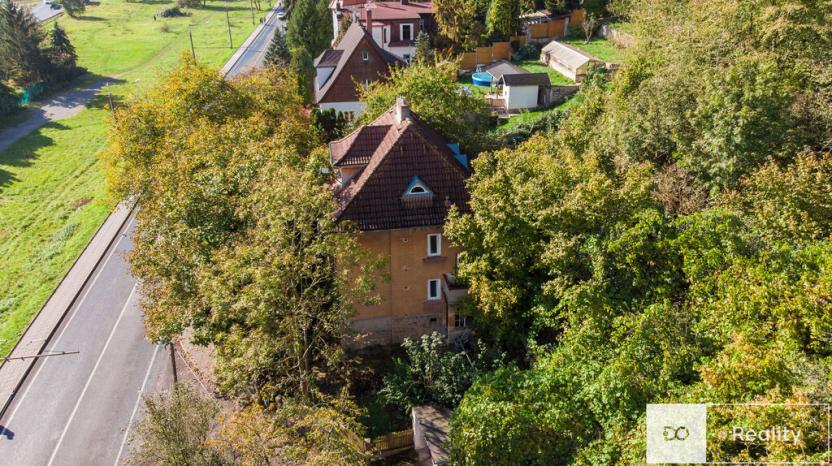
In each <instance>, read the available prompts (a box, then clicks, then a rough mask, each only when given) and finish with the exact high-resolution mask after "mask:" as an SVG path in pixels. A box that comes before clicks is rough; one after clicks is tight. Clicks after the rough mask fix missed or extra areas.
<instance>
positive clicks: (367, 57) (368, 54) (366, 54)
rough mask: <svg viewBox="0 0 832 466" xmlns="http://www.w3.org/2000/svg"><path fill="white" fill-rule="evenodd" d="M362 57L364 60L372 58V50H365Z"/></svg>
mask: <svg viewBox="0 0 832 466" xmlns="http://www.w3.org/2000/svg"><path fill="white" fill-rule="evenodd" d="M361 59H362V60H364V61H369V60H370V52H369V51H367V50H363V51H362V52H361Z"/></svg>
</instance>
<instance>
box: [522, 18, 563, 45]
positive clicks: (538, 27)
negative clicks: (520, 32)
mask: <svg viewBox="0 0 832 466" xmlns="http://www.w3.org/2000/svg"><path fill="white" fill-rule="evenodd" d="M568 24H569V21H568V20H567V18H565V17H564V18H555V19H553V20H550V21H546V22H544V23H534V24H530V25H529V31H528V34H529V36H530V38H531V39H533V40H540V39H547V40H548V39H559V38H561V37H564V36H566V27H567V25H568Z"/></svg>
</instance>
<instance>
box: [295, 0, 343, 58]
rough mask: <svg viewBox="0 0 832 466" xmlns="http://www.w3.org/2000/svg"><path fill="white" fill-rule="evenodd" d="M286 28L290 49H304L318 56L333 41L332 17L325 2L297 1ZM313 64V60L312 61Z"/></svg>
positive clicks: (318, 0)
mask: <svg viewBox="0 0 832 466" xmlns="http://www.w3.org/2000/svg"><path fill="white" fill-rule="evenodd" d="M293 3H294V4H293V6H292V15H291V16H290V17H289V23H288V24H287V26H286V43H287V44H289V48H290V49H291V50H294V49H296V48H303V49H305V50H306V52H307V53H308V54H309V55H310V56H311V57H316V56H318V55H319V54H320V53H321V52H323V51H324V49H326V48H327V47H328V46H329V43H330V42H331V41H332V37H333V35H332V34H333V31H332V17H331V13H330V11H329V7H328V4H327V2H326V1H325V0H296V1H295V2H293ZM310 62H311V59H310Z"/></svg>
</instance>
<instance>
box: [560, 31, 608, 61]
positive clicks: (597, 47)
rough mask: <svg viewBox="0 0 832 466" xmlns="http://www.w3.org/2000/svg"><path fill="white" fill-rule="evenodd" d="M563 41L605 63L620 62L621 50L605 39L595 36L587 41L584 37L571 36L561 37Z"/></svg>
mask: <svg viewBox="0 0 832 466" xmlns="http://www.w3.org/2000/svg"><path fill="white" fill-rule="evenodd" d="M563 42H564V43H566V44H569V45H571V46H573V47H575V48H579V49H581V50H583V51H584V52H587V53H589V54H590V55H592V56H594V57H595V58H598V59H601V60H604V61H605V62H607V63H621V59H622V50H620V49H619V48H618V47H616V46H615V45H613V44H612V42H610V41H608V40H607V39H603V38H599V37H596V38H594V39H592V40H591V41H589V43H587V42H586V41H585V40H584V39H579V38H574V37H572V38H566V39H563Z"/></svg>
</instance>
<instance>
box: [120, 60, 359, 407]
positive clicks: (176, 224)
mask: <svg viewBox="0 0 832 466" xmlns="http://www.w3.org/2000/svg"><path fill="white" fill-rule="evenodd" d="M295 86H296V78H295V76H293V75H292V74H291V73H290V72H288V71H286V70H279V71H278V72H277V73H274V72H273V71H272V70H269V71H265V72H262V73H257V74H254V75H252V76H249V77H246V78H243V79H240V80H234V81H226V80H224V79H222V78H221V77H220V76H219V75H218V74H217V73H216V71H215V70H213V69H209V68H205V67H202V66H200V65H197V64H196V63H194V62H193V61H192V60H191V59H189V58H187V57H185V58H184V64H183V66H182V68H180V69H177V70H175V71H174V72H173V73H171V74H170V75H169V76H168V77H167V78H166V79H165V80H164V81H163V82H162V83H161V84H160V85H159V86H158V87H157V88H156V89H154V90H153V91H152V92H151V93H150V94H149V95H148V96H147V97H145V98H143V99H140V100H138V101H137V102H135V103H133V104H131V105H130V106H129V107H128V108H127V109H125V110H120V111H119V112H118V113H117V115H116V118H115V119H114V121H113V127H112V131H111V135H112V144H111V150H110V151H109V152H108V153H107V154H106V158H105V165H106V166H107V169H108V184H109V187H110V189H111V191H112V192H113V193H114V194H115V195H117V196H118V197H124V196H127V195H133V196H135V198H136V200H137V201H138V203H139V205H141V206H142V208H141V210H140V213H139V215H138V226H137V229H136V234H135V237H134V242H135V250H134V251H133V253H132V255H131V265H132V268H133V271H134V273H135V274H136V275H137V276H138V277H141V279H142V291H143V294H144V297H145V299H144V301H143V310H144V313H145V324H146V328H147V333H148V336H149V338H150V339H152V340H154V341H162V342H164V341H170V339H171V338H173V337H174V336H175V335H177V334H179V333H180V332H181V331H182V330H183V329H184V328H186V327H189V326H190V327H192V328H193V330H194V334H195V337H194V339H195V342H196V343H200V344H207V343H212V344H214V345H215V347H216V359H215V365H216V369H215V372H216V374H217V377H218V380H219V383H220V386H221V387H222V389H223V390H224V391H226V392H227V393H229V394H231V395H234V396H236V397H237V398H239V399H242V400H257V401H259V402H261V403H262V404H264V405H268V404H269V403H271V402H272V401H273V400H274V399H275V397H277V396H279V395H281V394H285V393H292V394H297V395H298V396H302V397H305V398H307V399H312V398H314V396H315V395H314V394H315V392H316V389H315V385H316V383H317V381H318V379H317V378H316V377H315V374H318V373H330V372H331V373H332V374H335V375H334V376H333V377H331V378H330V380H329V381H328V382H329V383H332V384H335V383H336V381H337V380H338V379H337V375H338V374H339V373H340V370H339V369H338V368H339V367H340V362H339V361H341V358H340V351H339V348H340V345H339V340H340V336H341V333H340V332H342V331H343V329H344V328H345V324H346V319H347V317H348V316H349V303H350V302H353V299H360V298H361V295H360V292H361V291H362V290H363V289H366V288H368V287H369V285H368V284H369V283H372V280H369V279H368V280H362V278H361V277H362V276H361V274H360V273H359V274H358V275H349V274H347V271H348V270H358V272H360V267H359V266H356V268H355V269H352V268H350V266H351V264H352V263H353V261H356V260H357V259H358V257H359V256H358V253H357V249H356V247H355V245H354V243H352V241H351V240H350V238H351V236H350V235H349V234H348V232H347V231H344V230H342V229H341V228H342V227H341V226H340V225H337V224H335V223H334V221H333V219H332V217H331V215H330V213H331V212H332V211H333V210H334V208H335V206H334V200H333V198H332V196H331V193H330V192H329V190H328V188H327V185H326V180H323V179H321V174H320V172H319V171H318V170H317V168H316V167H317V166H318V164H317V158H318V157H319V154H318V153H317V152H314V151H313V149H314V148H315V147H317V145H318V144H319V141H320V139H319V135H318V133H317V131H316V130H315V128H314V127H313V126H312V125H311V124H310V121H309V119H308V116H307V114H306V112H304V111H303V110H302V100H301V98H300V96H299V95H298V94H297V92H296V87H295ZM310 153H311V154H312V156H310ZM316 154H317V155H316ZM369 262H371V261H367V262H366V263H364V264H368V263H369ZM367 266H368V267H369V265H367ZM345 290H349V293H347V292H346V291H345Z"/></svg>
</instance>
